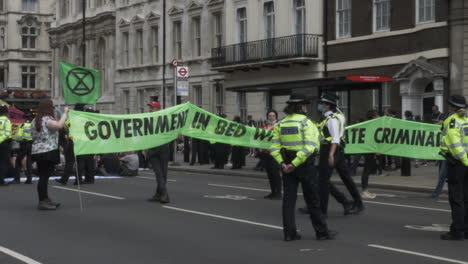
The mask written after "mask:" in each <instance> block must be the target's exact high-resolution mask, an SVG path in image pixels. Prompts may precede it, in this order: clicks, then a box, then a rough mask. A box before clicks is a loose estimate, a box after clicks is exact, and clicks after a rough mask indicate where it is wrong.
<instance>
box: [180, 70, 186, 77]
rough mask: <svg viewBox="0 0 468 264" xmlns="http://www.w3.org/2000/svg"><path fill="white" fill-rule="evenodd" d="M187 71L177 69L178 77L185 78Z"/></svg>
mask: <svg viewBox="0 0 468 264" xmlns="http://www.w3.org/2000/svg"><path fill="white" fill-rule="evenodd" d="M187 73H188V72H187V69H185V68H180V69H179V75H180V76H182V77H185V76H186V75H187Z"/></svg>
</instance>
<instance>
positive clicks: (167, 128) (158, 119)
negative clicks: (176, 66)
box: [69, 103, 272, 155]
mask: <svg viewBox="0 0 468 264" xmlns="http://www.w3.org/2000/svg"><path fill="white" fill-rule="evenodd" d="M69 118H70V124H71V125H70V135H71V136H72V138H73V141H74V151H75V155H84V154H98V153H101V154H103V153H115V152H126V151H135V150H142V149H149V148H153V147H156V146H160V145H163V144H166V143H168V142H171V141H173V140H174V139H176V138H177V136H178V135H179V134H182V135H186V136H190V137H195V138H200V139H205V140H208V141H214V142H221V143H226V144H231V145H239V146H245V147H254V148H269V147H270V141H271V137H272V132H271V131H266V130H263V129H258V128H252V127H248V126H244V125H241V124H238V123H235V122H231V121H228V120H226V119H223V118H221V117H218V116H216V115H214V114H212V113H209V112H207V111H205V110H203V109H201V108H198V107H196V106H194V105H192V104H190V103H185V104H181V105H178V106H174V107H171V108H168V109H165V110H162V111H158V112H154V113H144V114H135V115H103V114H94V113H87V112H79V111H70V114H69Z"/></svg>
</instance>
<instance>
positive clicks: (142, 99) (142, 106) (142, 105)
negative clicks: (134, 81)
mask: <svg viewBox="0 0 468 264" xmlns="http://www.w3.org/2000/svg"><path fill="white" fill-rule="evenodd" d="M145 106H146V104H145V90H138V107H139V110H140V113H144V112H145Z"/></svg>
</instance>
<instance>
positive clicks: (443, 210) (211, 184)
mask: <svg viewBox="0 0 468 264" xmlns="http://www.w3.org/2000/svg"><path fill="white" fill-rule="evenodd" d="M208 185H209V186H215V187H225V188H233V189H241V190H250V191H259V192H269V191H270V190H267V189H257V188H249V187H242V186H232V185H223V184H213V183H209V184H208ZM299 195H302V193H299ZM364 202H365V203H370V204H379V205H388V206H395V207H403V208H412V209H421V210H428V211H437V212H447V213H450V212H451V211H450V210H445V209H438V208H430V207H420V206H413V205H403V204H393V203H382V202H373V201H364Z"/></svg>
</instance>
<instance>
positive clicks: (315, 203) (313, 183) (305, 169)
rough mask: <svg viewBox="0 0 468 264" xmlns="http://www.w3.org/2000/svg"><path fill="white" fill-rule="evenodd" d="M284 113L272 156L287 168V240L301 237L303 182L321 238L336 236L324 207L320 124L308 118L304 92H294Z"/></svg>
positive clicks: (285, 236)
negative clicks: (299, 220)
mask: <svg viewBox="0 0 468 264" xmlns="http://www.w3.org/2000/svg"><path fill="white" fill-rule="evenodd" d="M287 104H288V105H287V106H286V108H285V110H284V112H285V113H286V114H287V115H288V116H287V117H286V118H285V119H283V120H281V122H279V123H278V124H277V125H276V127H275V128H274V130H273V138H272V145H271V149H270V151H271V155H272V156H273V158H274V159H275V160H276V161H277V162H278V163H279V164H281V167H282V171H283V185H284V196H283V233H284V240H285V241H293V240H300V239H301V236H300V235H299V233H298V232H297V227H296V221H295V218H296V217H295V215H294V211H295V207H296V200H297V189H298V185H299V183H300V184H301V185H302V189H303V192H304V200H305V202H306V204H307V208H308V210H309V212H310V220H311V222H312V225H313V226H314V229H315V234H316V238H317V240H330V239H334V238H335V236H336V235H337V233H336V232H334V231H330V230H329V229H328V227H327V223H326V221H325V217H324V215H323V214H322V212H321V210H320V199H319V193H318V179H317V170H316V169H315V166H314V160H315V153H316V152H317V149H318V147H319V133H318V131H317V127H316V126H315V125H314V124H313V123H312V122H311V121H310V120H309V119H308V118H307V116H306V115H305V113H306V112H307V106H306V105H307V104H309V101H307V99H306V97H305V96H304V95H291V97H290V99H289V100H288V101H287Z"/></svg>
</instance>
